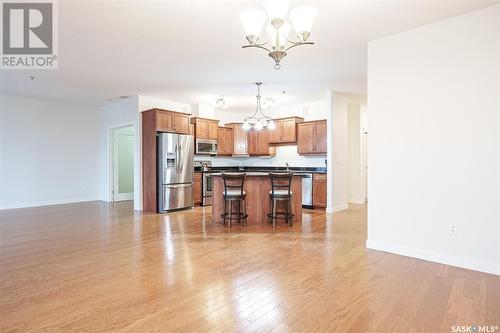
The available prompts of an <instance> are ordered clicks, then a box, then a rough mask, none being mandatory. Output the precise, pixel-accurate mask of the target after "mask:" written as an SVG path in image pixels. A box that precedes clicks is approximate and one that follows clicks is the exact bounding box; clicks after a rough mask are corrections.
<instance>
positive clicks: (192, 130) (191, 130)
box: [189, 124, 194, 136]
mask: <svg viewBox="0 0 500 333" xmlns="http://www.w3.org/2000/svg"><path fill="white" fill-rule="evenodd" d="M189 135H191V136H194V125H193V124H189Z"/></svg>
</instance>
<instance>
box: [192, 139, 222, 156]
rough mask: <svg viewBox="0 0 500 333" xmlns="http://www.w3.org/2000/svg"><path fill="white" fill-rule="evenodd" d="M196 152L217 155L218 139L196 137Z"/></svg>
mask: <svg viewBox="0 0 500 333" xmlns="http://www.w3.org/2000/svg"><path fill="white" fill-rule="evenodd" d="M196 154H200V155H201V154H203V155H217V140H209V139H196Z"/></svg>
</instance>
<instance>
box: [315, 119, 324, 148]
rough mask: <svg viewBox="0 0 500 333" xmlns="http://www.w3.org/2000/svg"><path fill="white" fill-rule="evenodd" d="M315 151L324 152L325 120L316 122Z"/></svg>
mask: <svg viewBox="0 0 500 333" xmlns="http://www.w3.org/2000/svg"><path fill="white" fill-rule="evenodd" d="M315 152H316V153H325V154H326V121H320V122H317V123H316V149H315Z"/></svg>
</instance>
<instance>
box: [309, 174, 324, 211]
mask: <svg viewBox="0 0 500 333" xmlns="http://www.w3.org/2000/svg"><path fill="white" fill-rule="evenodd" d="M326 192H327V184H326V173H315V174H313V189H312V193H313V206H314V207H320V208H326Z"/></svg>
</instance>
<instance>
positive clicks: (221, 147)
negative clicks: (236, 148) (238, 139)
mask: <svg viewBox="0 0 500 333" xmlns="http://www.w3.org/2000/svg"><path fill="white" fill-rule="evenodd" d="M217 136H218V138H217V154H219V155H232V154H233V130H232V129H230V128H224V127H219V129H218V131H217Z"/></svg>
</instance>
